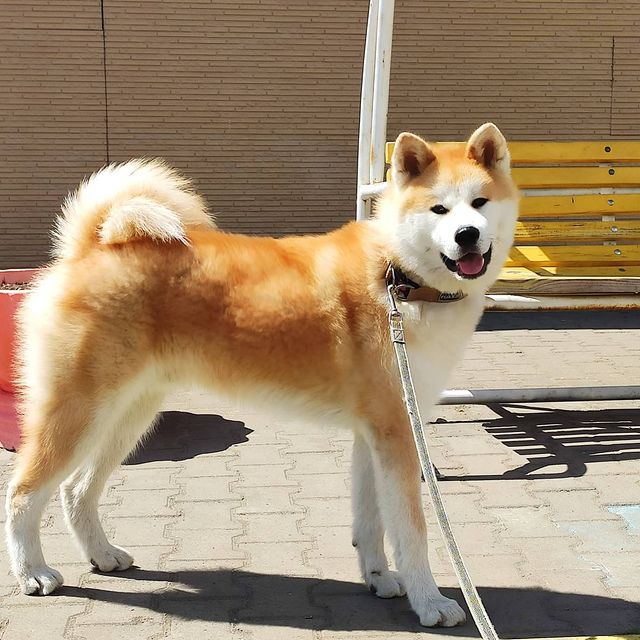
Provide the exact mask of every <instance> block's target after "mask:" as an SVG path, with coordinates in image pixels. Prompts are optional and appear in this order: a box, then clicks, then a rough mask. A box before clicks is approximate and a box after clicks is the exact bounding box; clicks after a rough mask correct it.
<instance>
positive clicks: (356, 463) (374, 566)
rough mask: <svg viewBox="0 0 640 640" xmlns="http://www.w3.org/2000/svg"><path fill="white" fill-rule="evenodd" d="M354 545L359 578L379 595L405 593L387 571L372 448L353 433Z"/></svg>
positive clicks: (394, 577) (402, 587)
mask: <svg viewBox="0 0 640 640" xmlns="http://www.w3.org/2000/svg"><path fill="white" fill-rule="evenodd" d="M351 501H352V506H353V546H354V547H356V549H357V551H358V560H359V562H360V571H361V572H362V577H363V578H364V581H365V582H366V583H367V586H368V587H369V589H370V590H371V592H372V593H374V594H375V595H377V596H378V597H379V598H394V597H396V596H402V595H404V593H405V590H404V586H403V585H402V581H401V580H400V577H399V575H398V574H397V573H396V572H394V571H389V562H388V560H387V556H386V555H385V552H384V527H383V525H382V520H381V518H380V510H379V507H378V495H377V491H376V485H375V473H374V468H373V461H372V459H371V451H370V450H369V445H368V444H367V442H366V440H365V439H364V438H363V437H362V435H360V434H359V433H356V434H355V439H354V442H353V459H352V494H351Z"/></svg>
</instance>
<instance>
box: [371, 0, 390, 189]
mask: <svg viewBox="0 0 640 640" xmlns="http://www.w3.org/2000/svg"><path fill="white" fill-rule="evenodd" d="M394 8H395V0H381V3H380V12H379V14H378V34H377V35H378V37H377V40H376V69H375V76H374V77H375V82H374V87H373V121H372V129H373V133H372V136H371V151H370V159H371V179H370V184H375V183H378V182H383V181H384V146H385V143H386V137H387V112H388V109H389V79H390V75H391V44H392V41H393V12H394Z"/></svg>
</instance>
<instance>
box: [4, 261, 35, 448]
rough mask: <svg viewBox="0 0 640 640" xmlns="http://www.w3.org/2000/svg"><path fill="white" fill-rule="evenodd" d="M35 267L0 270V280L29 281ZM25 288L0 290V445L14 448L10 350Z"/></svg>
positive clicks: (15, 431) (15, 424) (16, 431)
mask: <svg viewBox="0 0 640 640" xmlns="http://www.w3.org/2000/svg"><path fill="white" fill-rule="evenodd" d="M35 273H36V269H8V270H4V271H3V270H0V283H2V284H9V283H10V284H15V283H20V282H29V280H31V278H32V277H33V276H34V274H35ZM25 295H26V291H13V290H0V445H1V446H2V447H4V448H5V449H10V450H11V451H15V449H17V447H18V445H19V444H20V425H19V420H18V415H17V413H16V398H15V395H14V391H15V389H14V385H13V376H14V369H13V367H14V354H15V335H16V325H15V316H16V310H17V308H18V305H19V304H20V302H21V301H22V300H23V298H24V296H25Z"/></svg>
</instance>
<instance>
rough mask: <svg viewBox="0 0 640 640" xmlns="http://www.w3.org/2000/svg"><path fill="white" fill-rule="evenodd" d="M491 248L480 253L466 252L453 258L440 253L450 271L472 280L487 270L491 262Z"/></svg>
mask: <svg viewBox="0 0 640 640" xmlns="http://www.w3.org/2000/svg"><path fill="white" fill-rule="evenodd" d="M491 249H492V247H489V251H487V252H486V253H483V254H482V255H480V254H479V253H473V252H471V253H465V254H464V255H463V256H462V257H461V258H458V259H457V260H452V259H451V258H449V257H448V256H445V255H444V253H441V254H440V257H441V258H442V262H444V264H445V266H446V267H447V269H449V271H453V272H454V273H457V274H458V275H459V276H460V277H461V278H466V279H468V280H472V279H473V278H479V277H480V276H481V275H483V274H484V272H485V271H486V270H487V267H488V266H489V263H490V262H491Z"/></svg>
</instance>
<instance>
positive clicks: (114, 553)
mask: <svg viewBox="0 0 640 640" xmlns="http://www.w3.org/2000/svg"><path fill="white" fill-rule="evenodd" d="M91 564H92V565H93V566H94V567H95V568H96V569H98V570H99V571H104V572H105V573H108V572H109V571H124V570H125V569H128V568H129V567H130V566H131V565H132V564H133V557H132V556H131V555H130V554H129V553H128V552H127V551H125V550H124V549H121V548H120V547H116V546H114V545H112V544H110V545H109V546H108V547H105V548H104V549H100V550H99V551H96V552H95V553H92V554H91Z"/></svg>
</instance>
